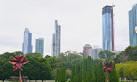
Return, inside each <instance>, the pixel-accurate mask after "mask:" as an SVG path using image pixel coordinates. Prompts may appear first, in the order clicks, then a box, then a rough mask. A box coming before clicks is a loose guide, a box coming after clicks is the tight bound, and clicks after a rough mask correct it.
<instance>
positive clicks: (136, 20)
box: [129, 4, 137, 47]
mask: <svg viewBox="0 0 137 82" xmlns="http://www.w3.org/2000/svg"><path fill="white" fill-rule="evenodd" d="M136 26H137V4H135V5H134V6H133V7H132V9H131V10H130V11H129V42H130V46H132V47H134V46H136V45H137V34H136V32H135V27H136Z"/></svg>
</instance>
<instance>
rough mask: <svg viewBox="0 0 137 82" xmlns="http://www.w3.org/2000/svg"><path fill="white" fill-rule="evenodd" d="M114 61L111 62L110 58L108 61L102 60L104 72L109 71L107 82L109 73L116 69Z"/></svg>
mask: <svg viewBox="0 0 137 82" xmlns="http://www.w3.org/2000/svg"><path fill="white" fill-rule="evenodd" d="M113 63H114V62H113V61H110V62H109V61H108V60H107V61H106V62H102V65H103V67H104V72H107V77H106V82H107V79H108V76H109V74H110V73H111V72H112V70H114V68H113Z"/></svg>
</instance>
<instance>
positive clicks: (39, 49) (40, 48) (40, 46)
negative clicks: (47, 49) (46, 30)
mask: <svg viewBox="0 0 137 82" xmlns="http://www.w3.org/2000/svg"><path fill="white" fill-rule="evenodd" d="M35 52H36V53H40V54H41V55H42V57H44V55H43V52H44V38H39V39H36V43H35Z"/></svg>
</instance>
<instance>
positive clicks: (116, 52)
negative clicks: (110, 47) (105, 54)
mask: <svg viewBox="0 0 137 82" xmlns="http://www.w3.org/2000/svg"><path fill="white" fill-rule="evenodd" d="M112 52H113V53H115V55H114V57H113V58H116V56H117V55H119V54H120V53H121V52H122V51H112Z"/></svg>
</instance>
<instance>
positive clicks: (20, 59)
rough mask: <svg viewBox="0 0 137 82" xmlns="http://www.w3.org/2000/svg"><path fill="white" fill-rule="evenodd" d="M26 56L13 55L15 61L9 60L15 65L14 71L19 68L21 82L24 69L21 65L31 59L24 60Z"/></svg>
mask: <svg viewBox="0 0 137 82" xmlns="http://www.w3.org/2000/svg"><path fill="white" fill-rule="evenodd" d="M25 56H26V55H22V56H19V57H17V56H12V57H13V61H9V62H10V63H11V64H13V65H14V66H13V69H14V70H13V71H16V70H17V69H19V78H20V82H22V79H21V70H22V68H21V66H22V65H24V64H26V63H28V62H29V61H26V60H24V57H25Z"/></svg>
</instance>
